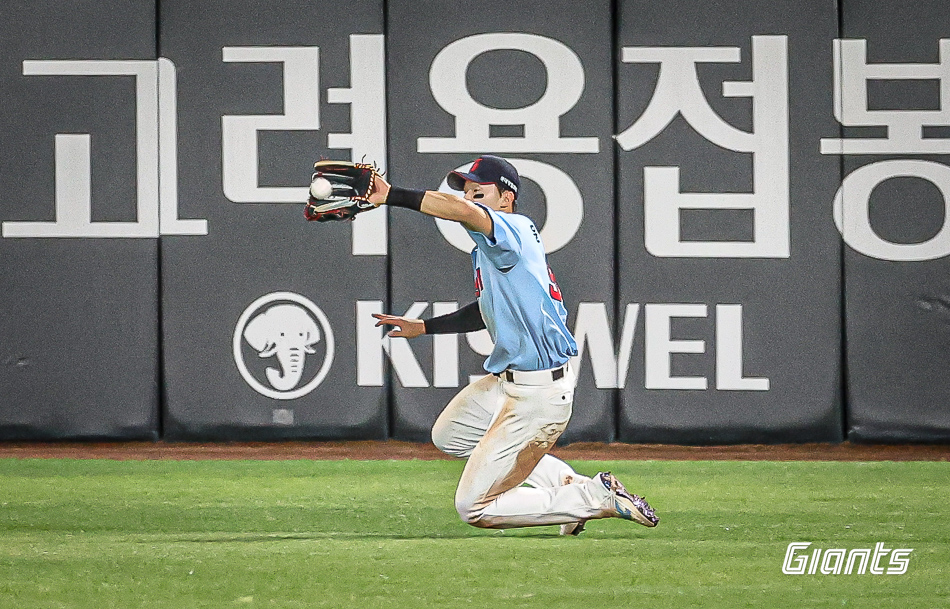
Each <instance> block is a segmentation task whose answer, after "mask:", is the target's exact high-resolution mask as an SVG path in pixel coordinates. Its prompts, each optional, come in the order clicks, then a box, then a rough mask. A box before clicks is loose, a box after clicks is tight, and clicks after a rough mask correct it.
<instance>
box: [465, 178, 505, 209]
mask: <svg viewBox="0 0 950 609" xmlns="http://www.w3.org/2000/svg"><path fill="white" fill-rule="evenodd" d="M465 199H467V200H469V201H472V202H473V203H481V204H482V205H484V206H485V207H488V208H490V209H493V210H495V211H503V212H507V213H512V209H513V208H512V204H511V202H512V200H513V197H512V195H511V193H510V192H506V193H505V194H501V192H499V190H498V186H497V185H495V184H479V183H478V182H472V181H470V180H469V181H466V182H465Z"/></svg>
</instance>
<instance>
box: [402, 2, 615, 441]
mask: <svg viewBox="0 0 950 609" xmlns="http://www.w3.org/2000/svg"><path fill="white" fill-rule="evenodd" d="M473 15H477V16H478V18H473V17H472V16H473ZM554 15H557V18H556V19H555V18H553V16H554ZM539 16H540V17H539ZM387 27H388V49H389V57H388V77H389V100H390V102H389V115H390V130H389V132H390V142H391V153H390V159H391V177H392V179H393V180H394V181H395V183H396V184H398V185H401V186H405V187H412V188H427V189H438V188H439V187H440V182H441V181H442V180H443V179H444V177H445V175H446V174H447V173H448V172H449V171H450V170H453V169H455V168H457V167H459V166H461V165H463V164H465V163H470V162H471V161H473V160H474V159H475V158H476V157H477V156H478V155H479V154H482V153H493V154H498V155H500V156H504V157H506V158H509V159H511V160H512V161H513V163H514V164H515V166H516V167H518V168H519V172H520V173H521V174H522V176H523V178H524V179H523V184H524V186H523V188H522V193H521V194H520V196H519V201H520V208H519V210H518V211H519V212H520V213H524V214H525V215H527V216H528V217H530V218H532V219H533V220H534V221H535V223H536V225H537V226H538V228H539V229H540V230H541V232H542V237H543V239H544V241H545V246H546V247H547V249H548V251H549V252H551V253H550V255H549V257H548V261H549V262H550V264H551V267H552V268H553V270H554V272H555V273H556V275H557V280H558V283H559V284H560V287H561V289H562V291H563V294H564V298H565V304H566V306H567V307H568V312H569V314H570V319H569V320H568V326H569V327H571V328H572V329H573V328H575V325H576V324H577V322H578V308H579V306H580V303H582V302H588V303H590V305H591V306H590V309H591V312H590V314H589V315H588V317H586V319H587V320H588V323H590V324H592V325H594V326H597V323H596V322H597V321H602V325H603V326H604V328H605V332H599V331H598V332H594V334H596V338H595V340H599V341H603V339H604V334H605V333H606V329H607V328H608V326H607V324H608V323H609V320H611V319H612V318H613V313H614V311H613V307H614V290H613V280H614V264H613V241H614V232H613V231H614V224H613V211H612V208H613V179H612V175H613V152H612V150H611V140H610V135H611V128H612V122H613V105H612V97H613V85H612V74H613V64H612V62H613V58H612V53H611V49H610V40H611V10H610V3H609V2H606V1H598V2H590V3H583V4H578V3H575V2H567V1H560V0H559V1H555V2H534V1H532V2H520V3H516V4H511V3H507V2H501V1H498V0H479V1H476V2H466V3H464V4H457V5H454V6H453V5H447V4H446V3H444V2H434V1H425V2H409V1H403V0H399V1H392V2H389V3H388V22H387ZM430 83H434V87H435V90H433V85H432V84H430ZM456 117H458V119H457V118H456ZM549 218H550V220H551V222H550V223H549V224H550V225H548V223H547V220H548V219H549ZM455 231H456V233H455V234H457V232H458V226H457V225H456V227H455ZM463 232H464V231H463ZM450 234H451V233H450ZM466 238H467V237H466ZM450 239H454V237H449V238H446V237H443V234H442V233H441V232H440V230H439V229H438V228H437V225H436V223H435V221H434V220H432V219H431V218H427V217H424V216H422V215H419V214H415V213H412V212H408V211H406V210H401V209H396V210H392V211H391V247H392V252H391V259H392V266H391V273H392V275H391V279H392V301H391V305H392V311H393V313H395V314H402V313H404V312H406V311H407V310H408V309H409V308H410V307H411V306H412V305H413V303H417V302H418V303H422V304H420V305H418V306H419V307H423V306H424V307H426V308H425V309H421V310H420V311H418V314H419V315H421V316H423V317H430V316H432V315H433V314H434V313H435V314H438V313H441V312H445V311H447V310H450V309H451V308H452V307H453V306H454V305H453V304H444V303H457V304H458V305H459V306H463V305H465V304H468V303H470V302H472V301H474V300H475V293H474V285H473V273H472V263H471V257H470V255H469V253H468V250H469V249H470V247H471V241H470V240H469V241H468V242H465V240H464V239H460V240H458V241H457V243H459V246H458V247H456V246H455V245H453V244H451V243H450ZM434 303H443V304H438V305H435V304H434ZM436 307H438V310H436ZM598 330H599V327H598ZM482 334H483V335H487V333H486V332H483V333H482ZM472 340H473V341H474V342H475V343H476V347H477V348H479V349H482V350H483V348H484V345H482V344H479V343H478V339H476V338H473V339H472ZM396 341H401V342H402V343H403V344H402V345H399V346H395V345H396ZM396 341H394V348H393V353H394V357H393V360H394V365H395V367H396V373H395V374H394V376H393V394H392V395H393V403H392V411H393V435H394V436H395V437H396V438H400V439H411V440H427V439H428V437H429V429H430V427H431V426H432V423H433V422H434V421H435V418H436V416H438V414H439V412H440V411H441V410H442V408H443V407H444V406H445V404H446V403H447V402H448V401H449V400H450V399H451V398H452V396H453V395H455V394H456V393H457V392H458V391H459V390H460V388H461V387H464V386H465V385H466V384H467V383H468V380H469V376H470V375H481V374H484V370H483V369H482V364H483V362H484V360H485V355H482V354H479V353H477V352H476V349H475V348H472V347H471V346H470V341H469V339H468V338H467V337H465V336H460V337H458V338H457V339H456V338H455V337H444V336H439V337H434V338H433V337H422V338H420V339H415V340H414V341H412V342H411V343H409V344H406V343H405V341H404V340H403V339H396ZM602 344H603V343H602V342H601V343H600V344H598V347H600V346H601V345H602ZM409 348H411V351H409ZM590 351H591V347H590V346H588V347H587V352H588V355H585V359H584V361H583V363H582V364H581V368H580V382H579V386H578V390H577V393H576V396H575V404H574V415H573V417H572V419H571V423H570V425H569V426H568V428H567V431H566V432H565V434H564V436H563V437H562V440H564V441H577V440H609V439H612V438H613V435H614V426H615V418H614V405H615V401H614V400H615V396H614V390H613V389H611V388H610V379H607V380H603V379H602V380H601V383H600V384H601V386H602V387H603V388H601V389H598V388H597V387H596V386H595V382H594V381H595V379H594V376H593V375H592V371H591V363H590V361H589V353H590Z"/></svg>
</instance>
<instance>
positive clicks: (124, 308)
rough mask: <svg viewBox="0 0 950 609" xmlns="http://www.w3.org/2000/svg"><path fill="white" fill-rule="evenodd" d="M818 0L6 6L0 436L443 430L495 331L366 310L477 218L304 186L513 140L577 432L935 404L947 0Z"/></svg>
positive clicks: (435, 306)
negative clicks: (573, 382) (321, 193)
mask: <svg viewBox="0 0 950 609" xmlns="http://www.w3.org/2000/svg"><path fill="white" fill-rule="evenodd" d="M807 4H808V5H807V6H804V5H803V4H802V3H797V2H772V3H761V2H759V3H756V2H751V1H749V0H714V1H711V2H706V3H702V4H697V3H690V2H680V1H678V0H677V1H673V2H666V3H653V4H645V3H632V2H623V1H620V0H596V1H594V2H588V3H584V4H583V5H581V4H578V3H571V2H565V1H562V0H555V1H554V2H553V3H552V2H535V1H534V0H532V1H530V2H522V3H516V4H511V3H503V2H499V1H497V0H475V1H474V2H467V3H464V5H463V4H461V3H444V2H435V1H434V0H425V1H423V2H408V1H405V0H391V1H385V2H384V1H383V0H358V1H356V2H351V3H349V4H348V5H347V7H346V10H345V11H342V10H340V8H339V6H337V5H330V4H327V3H314V2H306V1H304V0H280V1H278V2H264V1H263V0H237V1H236V2H224V1H223V0H211V1H210V2H203V3H198V4H195V3H189V2H186V1H185V0H159V1H158V3H154V2H153V3H145V4H140V5H137V6H135V7H133V8H131V9H129V8H128V7H126V6H125V5H121V6H120V5H119V4H117V3H114V2H111V1H106V2H91V1H87V0H82V1H79V2H74V3H70V4H66V5H64V4H62V3H60V4H53V3H50V2H47V1H46V0H42V1H40V2H33V3H30V5H29V7H25V6H23V7H20V6H13V5H11V7H8V8H5V9H4V10H3V11H2V15H3V19H0V102H2V110H0V138H2V141H3V143H4V147H3V149H2V150H0V439H8V440H10V439H20V440H40V439H43V440H45V439H93V438H95V439H156V438H166V439H169V440H278V439H358V438H367V439H383V438H397V439H400V440H415V441H426V440H428V436H429V428H430V427H431V425H432V422H433V421H434V420H435V418H436V416H437V415H438V413H439V412H440V411H441V409H442V408H443V407H444V405H445V404H446V403H447V402H448V401H449V400H450V399H451V398H452V396H454V395H455V394H456V393H457V392H458V391H459V389H460V388H461V387H463V386H464V385H465V384H466V383H467V382H468V380H469V378H470V376H473V375H478V374H481V373H482V363H483V361H484V359H485V357H486V351H487V350H488V349H489V348H490V345H489V344H488V342H487V340H486V333H484V332H481V333H475V334H473V335H469V336H436V337H422V338H419V339H416V340H414V341H412V342H407V341H405V340H402V339H391V338H388V337H387V336H386V335H385V329H384V328H377V327H376V326H375V320H374V319H373V317H372V314H373V313H383V312H389V313H395V314H403V313H408V314H411V315H413V316H418V317H429V316H433V315H438V314H442V313H446V312H449V311H451V310H453V309H454V308H456V307H458V306H463V305H465V304H467V303H469V302H471V301H472V300H473V299H474V297H475V294H474V285H473V277H472V275H473V273H472V268H471V262H470V257H469V253H468V249H469V248H470V247H471V242H470V241H466V237H465V235H464V234H463V231H462V230H461V229H460V228H459V227H458V226H454V227H452V226H450V227H448V228H447V227H446V226H444V225H440V224H439V223H437V222H435V221H434V220H433V219H431V218H427V217H425V216H422V215H419V214H413V213H411V212H409V211H407V210H404V209H393V210H389V209H387V208H382V209H380V210H375V211H372V212H368V213H366V214H362V215H361V216H359V218H358V219H357V220H356V221H355V222H352V223H339V224H317V223H307V222H305V221H304V220H303V216H302V211H303V209H302V207H303V206H302V203H303V201H304V200H305V199H306V196H307V189H306V186H307V183H308V179H309V177H310V172H311V168H312V163H313V162H314V161H315V160H317V159H320V158H343V159H352V160H356V161H360V160H368V161H373V162H376V163H377V164H378V166H379V168H380V170H381V171H384V172H385V175H386V176H387V177H388V179H390V180H391V181H393V182H394V183H396V184H398V185H400V186H405V187H412V188H430V189H438V188H441V187H443V186H444V184H443V183H442V180H443V179H444V177H445V175H446V173H447V172H448V171H450V170H452V169H455V168H459V167H464V166H465V164H466V163H468V162H471V161H472V160H473V159H474V158H475V157H476V156H478V155H479V154H481V153H495V154H499V155H501V156H505V157H508V158H509V159H511V160H512V161H513V163H514V164H515V165H516V166H518V167H519V169H520V170H521V172H522V174H523V176H524V188H523V190H522V194H521V201H520V203H521V207H520V210H519V211H522V212H523V213H525V214H526V215H528V216H529V217H531V218H532V219H533V220H534V221H535V222H536V224H537V226H538V228H539V229H540V233H541V235H542V237H543V238H544V241H545V244H546V246H547V249H548V250H549V253H550V254H549V261H550V263H551V266H552V269H553V270H554V272H555V273H556V280H557V284H558V286H559V288H560V291H561V293H562V294H563V297H564V300H565V303H566V306H567V309H568V311H569V314H570V318H569V321H568V326H569V327H570V328H571V329H572V330H573V331H574V332H575V334H576V337H577V339H578V343H579V344H580V346H581V354H579V355H578V357H577V358H576V359H575V360H574V361H573V362H572V365H573V366H574V367H575V368H576V370H577V372H578V377H579V384H578V388H577V392H576V396H575V408H574V416H573V419H572V421H571V423H570V425H569V427H568V428H567V431H566V432H565V434H564V436H563V437H562V442H564V443H566V442H577V441H586V440H590V441H614V440H620V441H624V442H663V443H683V444H720V443H739V442H756V443H758V442H770V443H779V442H838V441H841V440H843V439H850V440H854V441H861V442H882V441H884V442H923V441H935V442H945V441H948V440H950V407H948V406H947V404H950V381H947V380H946V377H947V375H945V374H942V362H943V361H944V359H945V357H944V354H945V352H946V351H947V349H946V346H947V332H946V327H947V311H948V310H950V286H948V285H947V281H946V279H945V277H946V275H947V272H946V271H947V269H946V268H945V267H946V265H947V262H946V260H947V259H948V255H950V237H948V235H950V231H948V230H945V229H946V226H947V222H948V218H950V213H948V211H947V210H948V209H950V208H948V205H947V201H948V200H950V170H948V168H947V165H948V155H950V145H947V144H946V142H947V141H950V129H948V127H950V109H948V108H944V107H943V106H944V100H945V99H947V98H948V96H947V94H946V91H947V90H950V89H947V87H950V83H948V82H947V81H948V80H950V78H948V77H947V68H946V66H945V65H944V63H945V62H946V61H950V60H947V59H946V58H947V57H950V17H948V16H947V14H946V10H945V8H944V6H943V3H941V2H938V1H937V0H925V1H923V2H913V3H911V2H909V1H904V0H901V1H900V2H893V3H885V4H881V3H872V2H869V1H868V0H838V1H837V2H835V1H834V0H823V1H821V2H817V3H807ZM839 17H840V19H839ZM842 235H843V236H842Z"/></svg>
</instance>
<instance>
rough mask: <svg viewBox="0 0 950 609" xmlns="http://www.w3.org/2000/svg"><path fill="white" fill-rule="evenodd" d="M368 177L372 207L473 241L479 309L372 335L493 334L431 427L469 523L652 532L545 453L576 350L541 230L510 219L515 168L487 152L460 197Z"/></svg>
mask: <svg viewBox="0 0 950 609" xmlns="http://www.w3.org/2000/svg"><path fill="white" fill-rule="evenodd" d="M373 179H374V180H375V184H374V189H373V194H372V195H371V196H370V197H369V201H370V202H371V203H372V204H374V205H380V204H387V205H390V206H392V207H406V208H409V209H413V210H416V211H420V212H422V213H424V214H427V215H430V216H435V217H437V218H444V219H446V220H453V221H455V222H458V223H460V224H461V225H462V226H463V227H465V229H466V230H467V231H468V233H469V234H470V235H471V236H472V239H473V240H474V241H475V243H476V247H475V249H474V250H473V251H472V263H473V273H474V279H475V296H476V301H475V302H473V303H471V304H469V305H467V306H465V307H462V308H461V309H459V310H458V311H456V312H454V313H451V314H449V315H443V316H441V317H435V318H432V319H426V320H421V319H409V318H406V317H399V316H394V315H384V314H374V317H376V319H377V320H378V322H377V324H376V325H377V326H380V325H383V324H386V325H391V326H394V329H392V330H390V331H389V336H394V337H405V338H415V337H417V336H420V335H422V334H445V333H459V332H473V331H475V330H480V329H482V328H487V329H488V332H489V334H490V335H491V338H492V341H494V349H493V351H492V353H491V355H490V356H489V357H488V359H487V360H486V361H485V370H486V371H487V372H488V374H486V375H485V376H484V377H482V378H481V379H479V380H477V381H475V382H474V383H471V384H470V385H468V386H467V387H465V388H464V389H462V391H461V392H459V394H458V395H456V396H455V397H454V398H453V399H452V401H451V402H449V404H448V406H446V408H445V410H444V411H443V412H442V414H441V415H440V416H439V418H438V420H437V421H436V422H435V425H434V426H433V428H432V441H433V442H434V443H435V445H436V446H437V447H438V448H439V449H440V450H442V451H443V452H445V453H448V454H450V455H454V456H457V457H463V458H467V459H468V461H467V463H466V464H465V468H464V470H463V472H462V477H461V480H460V481H459V485H458V490H457V491H456V494H455V507H456V509H457V510H458V513H459V515H460V516H461V517H462V520H464V521H465V522H467V523H469V524H472V525H474V526H476V527H483V528H492V529H506V528H512V527H529V526H540V525H552V524H557V525H561V533H562V534H564V535H577V534H578V533H580V532H581V531H582V530H583V528H584V524H585V523H586V522H587V521H588V520H592V519H596V518H611V517H614V518H625V519H627V520H632V521H634V522H638V523H640V524H642V525H644V526H648V527H654V526H656V524H657V523H658V522H659V519H658V518H657V517H656V515H655V514H654V511H653V509H652V508H651V507H650V505H649V504H648V503H647V502H646V501H645V500H644V499H643V498H641V497H638V496H637V495H634V494H631V493H629V492H627V490H626V489H625V488H624V486H623V485H622V484H621V483H620V481H619V480H617V478H616V477H615V476H613V475H612V474H610V473H609V472H601V473H598V474H597V475H596V476H594V477H593V478H588V477H587V476H583V475H580V474H578V473H577V472H575V471H574V470H573V469H572V468H571V467H570V466H569V465H568V464H567V463H565V462H564V461H561V460H560V459H558V458H556V457H554V456H553V455H550V454H548V451H549V450H550V449H551V448H552V447H553V446H554V443H555V442H556V441H557V439H558V438H559V437H560V435H561V433H563V432H564V429H565V427H567V423H568V421H569V420H570V418H571V408H572V405H573V402H574V385H575V381H576V379H575V375H574V371H573V370H572V369H571V367H570V365H569V359H570V357H571V356H573V355H576V354H577V344H576V343H575V341H574V338H573V336H571V333H570V331H569V330H568V329H567V326H566V320H567V310H566V309H565V308H564V303H563V299H562V296H561V290H560V288H559V287H558V285H557V281H556V280H555V278H554V273H553V272H552V271H551V269H550V267H549V266H548V264H547V260H546V257H545V252H544V246H543V245H542V243H541V238H540V236H539V234H538V230H537V228H536V227H535V226H534V223H533V222H532V221H531V220H530V219H528V218H527V217H525V216H523V215H520V214H517V213H516V211H515V210H516V208H517V204H518V201H517V199H518V189H519V187H520V185H521V184H520V179H519V176H518V172H517V171H516V170H515V168H514V167H513V166H512V165H511V164H510V163H509V162H508V161H506V160H504V159H502V158H499V157H496V156H491V155H483V156H481V157H479V158H478V159H477V160H476V161H475V162H474V164H473V165H472V168H471V170H469V171H468V172H467V173H461V172H452V173H450V174H449V175H448V184H449V187H450V188H452V189H453V190H458V191H462V192H463V193H464V198H463V197H458V196H455V195H452V194H447V193H442V192H437V191H422V190H410V189H405V188H398V187H395V186H391V185H390V184H389V183H388V182H386V180H384V179H383V178H381V177H379V176H374V178H373ZM525 484H526V485H527V486H523V485H525Z"/></svg>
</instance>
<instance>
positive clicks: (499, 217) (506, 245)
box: [468, 203, 521, 272]
mask: <svg viewBox="0 0 950 609" xmlns="http://www.w3.org/2000/svg"><path fill="white" fill-rule="evenodd" d="M475 205H478V206H479V207H481V208H482V209H484V210H485V211H487V212H488V216H489V217H490V218H491V221H492V236H491V238H489V237H488V236H487V235H483V234H482V233H479V232H477V231H468V234H469V235H471V237H472V239H473V240H474V241H475V245H477V246H478V248H479V250H480V251H481V252H482V253H484V254H485V257H486V258H488V259H489V260H490V261H491V263H492V264H493V265H494V266H495V268H497V269H498V270H500V271H502V272H507V271H508V270H510V269H511V268H512V267H514V266H515V265H516V264H518V261H519V260H521V238H520V237H519V235H518V231H517V230H515V228H514V226H512V225H511V223H509V222H508V221H507V219H506V218H504V217H503V216H505V215H506V214H499V213H498V212H496V211H495V210H493V209H491V208H489V207H485V206H484V205H481V204H479V203H476V204H475Z"/></svg>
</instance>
